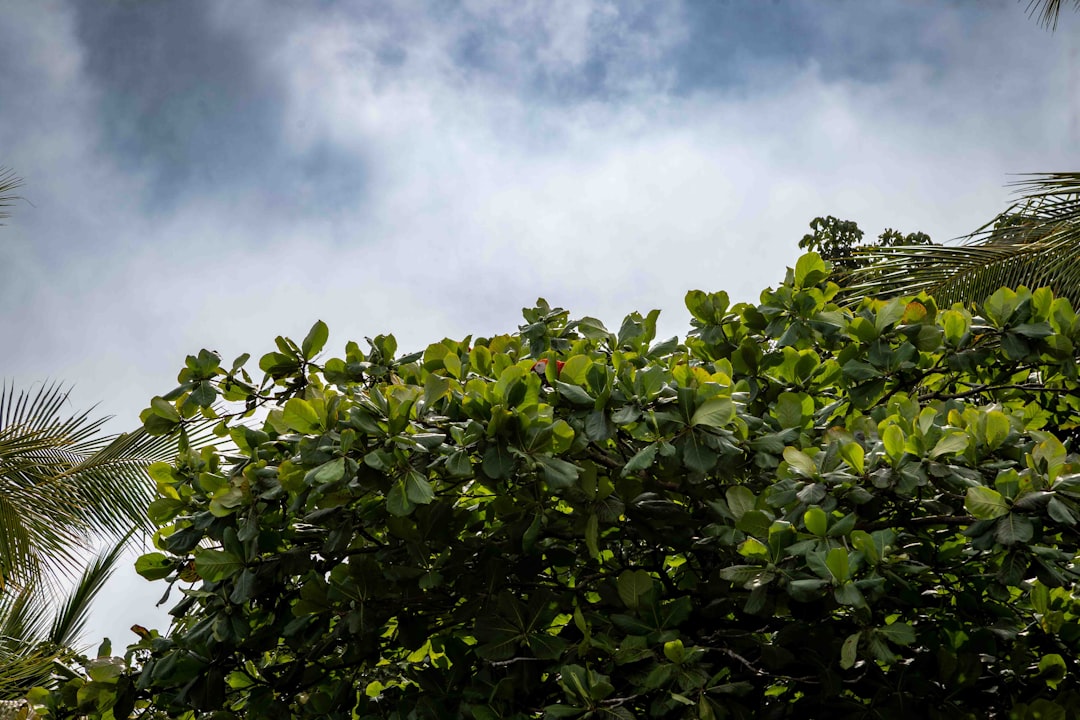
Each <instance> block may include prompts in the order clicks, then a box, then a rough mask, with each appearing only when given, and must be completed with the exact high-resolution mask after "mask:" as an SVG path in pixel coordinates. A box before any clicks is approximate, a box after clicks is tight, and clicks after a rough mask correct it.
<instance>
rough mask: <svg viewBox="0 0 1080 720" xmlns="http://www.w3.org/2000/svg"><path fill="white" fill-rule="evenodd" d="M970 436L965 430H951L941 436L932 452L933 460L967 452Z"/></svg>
mask: <svg viewBox="0 0 1080 720" xmlns="http://www.w3.org/2000/svg"><path fill="white" fill-rule="evenodd" d="M969 440H970V437H969V435H968V434H967V433H966V432H964V431H963V430H950V431H948V432H947V433H945V434H944V435H942V436H941V439H940V440H938V441H937V443H935V444H934V449H933V450H931V451H930V457H931V458H934V459H936V458H939V457H941V456H942V455H954V454H956V453H959V452H964V451H965V450H967V447H968V442H969Z"/></svg>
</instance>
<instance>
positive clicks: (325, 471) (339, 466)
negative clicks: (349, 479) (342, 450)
mask: <svg viewBox="0 0 1080 720" xmlns="http://www.w3.org/2000/svg"><path fill="white" fill-rule="evenodd" d="M343 477H345V458H337V459H335V460H331V461H329V462H325V463H323V464H322V465H320V466H319V467H317V468H315V469H314V470H312V471H311V472H309V473H308V474H307V477H306V478H305V481H306V482H307V483H308V484H309V485H326V484H329V483H335V482H337V481H338V480H340V479H342V478H343Z"/></svg>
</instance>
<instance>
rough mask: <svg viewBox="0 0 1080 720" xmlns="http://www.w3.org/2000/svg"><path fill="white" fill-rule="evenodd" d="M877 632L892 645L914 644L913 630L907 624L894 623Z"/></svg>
mask: <svg viewBox="0 0 1080 720" xmlns="http://www.w3.org/2000/svg"><path fill="white" fill-rule="evenodd" d="M878 632H879V633H881V634H882V635H884V636H885V637H886V638H888V640H889V642H891V643H893V644H894V645H910V644H911V643H913V642H915V629H914V628H913V627H911V625H909V624H907V623H902V622H895V623H893V624H892V625H886V626H885V627H880V628H878Z"/></svg>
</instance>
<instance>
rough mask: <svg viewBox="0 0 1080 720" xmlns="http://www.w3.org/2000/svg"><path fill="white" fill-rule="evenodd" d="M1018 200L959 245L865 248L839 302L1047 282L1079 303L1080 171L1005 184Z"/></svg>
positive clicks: (962, 295)
mask: <svg viewBox="0 0 1080 720" xmlns="http://www.w3.org/2000/svg"><path fill="white" fill-rule="evenodd" d="M1013 185H1014V186H1015V187H1016V189H1017V191H1018V192H1019V194H1020V196H1021V197H1020V199H1019V200H1018V201H1017V202H1016V203H1014V204H1013V205H1012V206H1010V207H1009V208H1008V209H1007V210H1006V211H1005V212H1003V213H1002V214H1000V215H999V216H998V217H996V218H995V219H994V220H993V221H992V222H990V223H988V224H986V225H984V226H983V227H981V228H979V229H977V230H976V231H975V232H973V233H972V234H971V235H969V236H968V237H967V238H965V239H964V241H963V244H960V245H944V246H942V245H936V246H908V247H896V248H871V249H868V250H866V251H863V252H861V253H860V258H862V260H863V262H862V263H861V267H858V268H857V269H855V270H854V271H852V273H851V278H852V281H851V283H850V284H849V285H848V287H846V288H845V289H844V294H843V298H844V299H845V300H846V301H847V302H857V301H858V299H859V298H862V297H865V296H868V295H874V296H881V297H888V296H893V295H901V294H913V293H918V292H920V291H925V292H926V293H928V294H930V295H932V296H934V297H935V298H936V299H937V300H938V302H939V303H941V304H944V305H947V304H951V303H954V302H972V301H981V300H983V299H985V298H986V297H987V296H989V295H990V294H992V293H993V292H994V291H995V290H997V288H999V287H1002V286H1011V287H1017V286H1020V285H1024V286H1026V287H1029V288H1033V289H1034V288H1038V287H1049V288H1051V289H1052V290H1053V291H1054V294H1055V295H1058V296H1063V297H1067V298H1069V300H1070V301H1071V302H1072V303H1073V305H1074V306H1080V173H1044V174H1036V175H1031V176H1028V177H1025V178H1024V179H1022V180H1020V181H1018V182H1016V183H1013Z"/></svg>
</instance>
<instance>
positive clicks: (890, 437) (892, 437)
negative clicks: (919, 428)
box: [881, 425, 906, 462]
mask: <svg viewBox="0 0 1080 720" xmlns="http://www.w3.org/2000/svg"><path fill="white" fill-rule="evenodd" d="M881 442H882V444H884V445H885V454H886V455H888V456H889V458H890V459H891V460H892V461H893V462H896V461H898V460H899V459H900V458H902V457H903V456H904V443H905V442H906V441H905V438H904V431H903V430H901V429H900V427H899V426H897V425H889V426H888V427H886V428H885V431H884V432H883V433H882V434H881Z"/></svg>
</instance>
